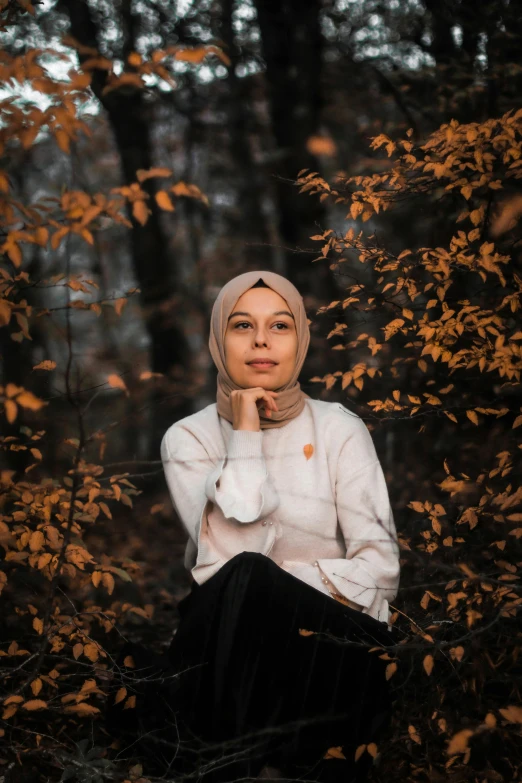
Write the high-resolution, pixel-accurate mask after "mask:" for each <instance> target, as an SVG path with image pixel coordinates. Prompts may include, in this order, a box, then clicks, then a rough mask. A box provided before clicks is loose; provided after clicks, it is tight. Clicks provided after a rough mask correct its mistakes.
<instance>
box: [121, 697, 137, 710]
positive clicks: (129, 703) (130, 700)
mask: <svg viewBox="0 0 522 783" xmlns="http://www.w3.org/2000/svg"><path fill="white" fill-rule="evenodd" d="M135 706H136V696H129V698H128V699H127V701H126V702H125V704H124V705H123V709H124V710H132V709H133V708H134V707H135Z"/></svg>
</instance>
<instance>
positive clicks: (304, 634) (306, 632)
mask: <svg viewBox="0 0 522 783" xmlns="http://www.w3.org/2000/svg"><path fill="white" fill-rule="evenodd" d="M299 633H300V635H301V636H313V635H314V634H315V633H317V632H316V631H307V630H306V628H300V629H299Z"/></svg>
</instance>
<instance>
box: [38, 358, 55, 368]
mask: <svg viewBox="0 0 522 783" xmlns="http://www.w3.org/2000/svg"><path fill="white" fill-rule="evenodd" d="M55 367H56V362H53V361H52V360H51V359H45V360H44V361H43V362H40V364H35V366H34V367H33V370H54V369H55Z"/></svg>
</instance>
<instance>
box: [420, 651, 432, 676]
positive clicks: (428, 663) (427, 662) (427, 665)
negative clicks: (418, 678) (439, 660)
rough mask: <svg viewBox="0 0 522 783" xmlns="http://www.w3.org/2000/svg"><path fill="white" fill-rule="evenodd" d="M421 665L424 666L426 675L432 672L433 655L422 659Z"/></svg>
mask: <svg viewBox="0 0 522 783" xmlns="http://www.w3.org/2000/svg"><path fill="white" fill-rule="evenodd" d="M422 665H423V666H424V671H425V672H426V674H427V675H430V674H431V672H432V671H433V655H426V656H425V657H424V660H423V662H422Z"/></svg>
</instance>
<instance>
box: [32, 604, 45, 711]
mask: <svg viewBox="0 0 522 783" xmlns="http://www.w3.org/2000/svg"><path fill="white" fill-rule="evenodd" d="M33 628H34V630H35V631H36V633H39V634H41V633H43V620H41V619H40V618H39V617H33ZM34 695H35V696H36V693H35V694H34Z"/></svg>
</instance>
